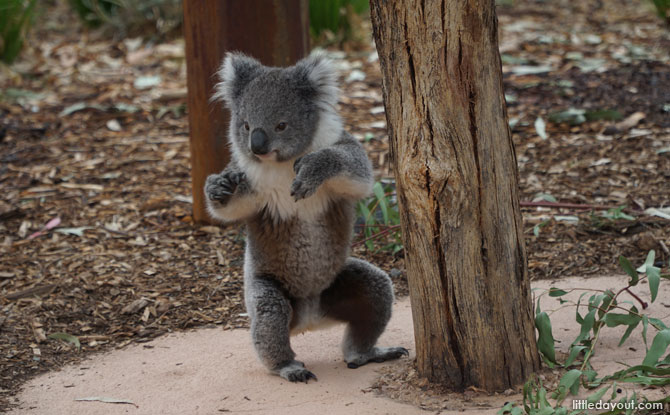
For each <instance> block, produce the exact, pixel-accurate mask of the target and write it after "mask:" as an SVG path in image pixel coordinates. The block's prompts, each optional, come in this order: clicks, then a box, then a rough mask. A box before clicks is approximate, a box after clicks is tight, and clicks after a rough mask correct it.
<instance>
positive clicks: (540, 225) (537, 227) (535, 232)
mask: <svg viewBox="0 0 670 415" xmlns="http://www.w3.org/2000/svg"><path fill="white" fill-rule="evenodd" d="M550 222H551V219H547V220H545V221H542V222H540V223H538V224H537V225H535V226H533V235H535V237H538V236H540V229H542V228H544V227H545V226H547V225H548V224H549V223H550Z"/></svg>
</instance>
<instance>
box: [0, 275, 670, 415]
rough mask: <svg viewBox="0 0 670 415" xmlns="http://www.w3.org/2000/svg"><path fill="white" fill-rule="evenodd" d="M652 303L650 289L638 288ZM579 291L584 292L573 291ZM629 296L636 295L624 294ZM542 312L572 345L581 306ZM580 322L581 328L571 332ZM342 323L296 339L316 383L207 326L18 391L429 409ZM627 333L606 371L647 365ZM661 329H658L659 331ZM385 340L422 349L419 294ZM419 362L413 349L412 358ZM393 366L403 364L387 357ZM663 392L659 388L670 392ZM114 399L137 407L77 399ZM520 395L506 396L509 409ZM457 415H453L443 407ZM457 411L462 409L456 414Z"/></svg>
mask: <svg viewBox="0 0 670 415" xmlns="http://www.w3.org/2000/svg"><path fill="white" fill-rule="evenodd" d="M625 280H626V278H625V277H608V278H588V279H580V278H569V279H563V280H561V281H560V283H559V282H557V283H556V284H555V285H556V286H557V287H560V288H564V289H565V288H566V287H580V288H588V287H592V288H598V289H603V288H607V287H621V286H622V284H624V282H625ZM553 284H554V283H553V282H552V281H546V280H545V281H540V282H538V283H537V284H534V287H535V288H547V287H548V286H551V285H553ZM635 292H636V293H637V294H638V295H640V296H641V297H642V298H643V299H645V300H647V301H648V300H649V295H648V287H647V285H645V284H643V285H640V286H639V287H636V288H635ZM571 295H573V296H575V297H578V296H579V293H573V294H571ZM658 297H659V298H658V299H657V301H656V303H655V304H654V305H653V306H652V307H651V308H650V309H649V310H648V312H649V314H651V315H653V316H656V317H659V318H662V319H663V320H664V321H665V322H666V323H670V318H668V307H670V284H667V282H666V283H665V284H664V283H661V290H660V292H659V296H658ZM621 300H632V298H630V296H628V295H627V294H623V295H622V297H621ZM542 309H543V310H545V311H549V310H553V309H557V311H556V312H555V313H554V314H553V315H552V317H551V318H552V323H553V327H554V329H553V332H554V337H556V339H557V340H559V341H560V343H559V344H558V348H559V349H562V350H565V349H566V348H567V346H568V345H569V343H570V342H571V341H572V339H573V338H574V337H575V335H576V334H577V331H576V326H575V324H574V315H575V314H574V307H567V308H565V307H563V308H561V307H560V304H559V303H558V301H557V300H556V299H554V298H549V297H547V296H545V297H544V299H543V302H542ZM572 326H574V327H575V328H574V329H572V328H570V329H568V327H572ZM342 331H343V328H342V327H336V328H332V329H328V330H324V331H318V332H312V333H307V334H304V335H299V336H297V337H294V338H293V343H292V344H293V348H294V350H295V351H296V353H297V355H298V358H299V359H301V360H303V361H304V362H305V364H306V366H307V367H308V368H309V369H310V370H312V371H313V372H314V373H315V374H316V375H317V376H318V378H319V380H318V382H310V383H309V384H307V385H305V384H292V383H290V382H287V381H285V380H283V379H281V378H279V377H276V376H271V375H269V374H268V373H267V372H266V371H265V370H264V369H263V368H262V367H261V365H260V363H259V362H258V361H257V359H256V357H255V355H254V353H253V350H252V348H251V344H250V339H249V333H248V331H246V330H232V331H223V330H221V329H200V330H195V331H191V332H185V333H178V334H170V335H166V336H164V337H161V338H158V339H156V340H154V341H152V342H150V343H145V344H138V345H133V346H129V347H127V348H125V349H122V350H117V351H113V352H111V353H108V354H104V355H99V356H96V357H95V358H93V359H92V360H89V361H85V362H83V363H81V364H78V365H73V366H69V367H66V368H64V369H63V370H61V371H58V372H52V373H47V374H45V375H43V376H40V377H38V378H35V379H33V380H32V381H30V382H28V383H27V384H26V385H25V386H24V388H23V391H22V393H21V394H20V395H19V396H18V399H19V401H20V407H19V408H18V409H16V410H14V411H12V412H11V414H13V415H17V414H44V415H47V414H48V415H59V414H68V415H76V414H86V415H96V414H105V415H116V414H136V415H140V414H217V413H226V412H231V413H256V414H292V415H299V414H314V413H319V414H350V413H356V414H410V415H411V414H426V413H430V412H428V411H425V410H421V409H419V408H416V407H413V406H410V405H406V404H402V403H398V402H395V401H392V400H390V399H387V398H384V397H381V396H378V395H376V394H375V393H373V392H371V391H370V390H369V389H368V388H369V387H370V385H371V384H372V383H373V382H374V380H375V379H376V378H377V376H378V374H377V372H376V371H377V370H378V368H379V367H380V365H378V364H371V365H367V366H364V367H361V368H359V369H356V370H351V369H347V368H346V366H345V364H344V363H343V362H342V360H341V353H340V350H339V342H340V339H341V336H342ZM622 332H623V331H620V332H617V330H616V329H611V330H608V331H606V332H603V335H602V337H601V339H600V342H599V343H600V344H601V345H600V347H601V349H600V351H599V353H598V354H597V355H596V356H595V357H594V358H593V363H594V366H595V367H596V369H597V370H598V371H599V372H600V373H605V372H613V371H615V370H619V369H621V368H622V366H620V365H619V364H617V363H615V362H627V363H630V364H634V363H638V362H641V360H642V358H643V356H644V350H645V349H644V345H643V344H642V341H641V338H640V335H639V329H638V331H636V332H635V334H634V335H633V336H631V338H630V339H629V340H628V341H627V343H626V344H625V345H624V346H623V347H622V348H619V349H617V348H616V343H617V341H618V339H619V337H620V335H621V333H622ZM653 334H654V333H653V332H652V330H650V333H649V337H650V340H651V336H652V335H653ZM380 344H381V345H402V346H405V347H407V348H409V349H414V339H413V330H412V320H411V309H410V306H409V300H408V299H403V300H401V301H398V303H397V304H396V307H395V313H394V316H393V319H392V320H391V323H390V325H389V327H388V329H387V331H386V333H385V334H384V336H383V337H382V339H381V340H380ZM411 357H412V358H413V355H412V356H411ZM386 364H389V365H392V364H394V363H393V362H390V363H386ZM668 392H669V391H666V390H662V389H660V390H656V391H654V392H653V393H654V394H657V393H658V394H661V395H667V394H668ZM91 397H104V398H114V399H120V400H126V401H131V402H132V404H113V403H103V402H95V401H94V402H87V401H77V400H76V399H78V398H91ZM515 398H518V396H501V397H500V402H499V404H500V406H502V405H503V403H504V402H505V401H509V400H513V399H515ZM440 413H442V414H450V413H452V412H450V411H442V412H440ZM453 413H454V414H455V413H457V412H456V411H455V412H453ZM470 413H477V414H494V413H496V410H495V409H489V410H484V409H481V408H472V409H471V411H470Z"/></svg>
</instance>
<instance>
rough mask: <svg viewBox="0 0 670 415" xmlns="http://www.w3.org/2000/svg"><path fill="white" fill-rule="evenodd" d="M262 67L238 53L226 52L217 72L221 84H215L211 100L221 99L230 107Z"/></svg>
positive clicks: (254, 60)
mask: <svg viewBox="0 0 670 415" xmlns="http://www.w3.org/2000/svg"><path fill="white" fill-rule="evenodd" d="M262 71H263V65H261V63H260V62H258V61H257V60H256V59H254V58H251V57H249V56H247V55H245V54H243V53H240V52H228V53H227V54H226V57H225V58H224V59H223V64H222V65H221V68H220V69H219V71H218V72H217V74H218V76H219V79H220V80H221V82H219V83H218V84H216V87H215V88H216V92H215V93H214V95H213V96H212V100H219V99H223V100H224V101H225V102H226V103H227V104H228V105H232V104H233V103H234V102H235V101H236V100H237V99H238V98H239V97H240V96H241V95H242V92H243V91H244V88H245V87H246V86H247V85H248V84H249V82H251V81H252V80H253V79H254V78H256V77H257V76H258V75H260V74H261V72H262Z"/></svg>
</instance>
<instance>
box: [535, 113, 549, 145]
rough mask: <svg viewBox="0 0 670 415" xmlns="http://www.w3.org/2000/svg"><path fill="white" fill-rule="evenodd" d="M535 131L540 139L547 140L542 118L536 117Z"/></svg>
mask: <svg viewBox="0 0 670 415" xmlns="http://www.w3.org/2000/svg"><path fill="white" fill-rule="evenodd" d="M535 131H537V135H539V136H540V138H541V139H543V140H546V139H547V124H545V122H544V120H543V119H542V117H537V118H536V119H535Z"/></svg>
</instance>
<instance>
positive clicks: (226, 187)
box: [205, 171, 246, 205]
mask: <svg viewBox="0 0 670 415" xmlns="http://www.w3.org/2000/svg"><path fill="white" fill-rule="evenodd" d="M244 180H246V177H245V175H244V173H240V172H231V171H228V172H225V171H224V172H223V173H221V174H211V175H209V176H208V177H207V181H206V182H205V194H206V195H207V198H208V199H209V200H211V201H213V202H218V203H220V204H222V205H223V204H226V203H227V202H228V201H229V200H230V197H231V196H232V195H233V193H235V190H236V189H237V186H238V185H239V184H240V183H242V182H243V181H244Z"/></svg>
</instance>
